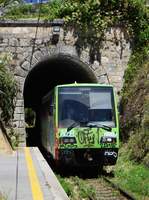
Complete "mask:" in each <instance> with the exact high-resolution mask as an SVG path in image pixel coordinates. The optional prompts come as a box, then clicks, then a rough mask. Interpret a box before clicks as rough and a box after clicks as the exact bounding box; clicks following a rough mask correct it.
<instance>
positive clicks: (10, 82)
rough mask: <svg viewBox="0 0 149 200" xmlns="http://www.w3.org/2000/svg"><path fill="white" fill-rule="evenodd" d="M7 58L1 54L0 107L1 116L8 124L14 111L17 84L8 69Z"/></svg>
mask: <svg viewBox="0 0 149 200" xmlns="http://www.w3.org/2000/svg"><path fill="white" fill-rule="evenodd" d="M8 66H9V58H8V56H3V57H2V58H1V59H0V90H1V91H2V93H0V108H1V109H2V113H1V118H2V120H3V122H5V124H7V125H8V124H9V122H10V119H12V117H13V112H14V103H15V102H14V98H15V97H16V93H17V84H16V81H15V79H14V76H13V74H12V73H11V72H10V71H9V70H8Z"/></svg>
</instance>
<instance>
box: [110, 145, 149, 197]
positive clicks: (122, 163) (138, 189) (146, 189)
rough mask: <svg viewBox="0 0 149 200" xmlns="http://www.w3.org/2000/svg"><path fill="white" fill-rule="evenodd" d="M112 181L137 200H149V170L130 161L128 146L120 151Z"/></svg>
mask: <svg viewBox="0 0 149 200" xmlns="http://www.w3.org/2000/svg"><path fill="white" fill-rule="evenodd" d="M112 181H113V182H114V183H116V184H118V185H119V186H120V187H121V188H122V189H124V190H125V191H127V192H129V193H130V194H132V195H133V196H134V197H135V198H136V199H137V200H149V169H148V168H146V167H145V166H144V165H142V164H136V163H135V162H132V161H130V160H129V153H128V149H127V146H125V147H122V148H121V149H120V154H119V159H118V162H117V165H116V167H115V177H114V178H112Z"/></svg>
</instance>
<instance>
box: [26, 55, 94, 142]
mask: <svg viewBox="0 0 149 200" xmlns="http://www.w3.org/2000/svg"><path fill="white" fill-rule="evenodd" d="M75 81H76V82H78V83H97V78H96V76H95V74H94V73H93V71H92V70H91V68H89V66H88V65H86V64H85V63H83V62H82V61H80V60H79V59H78V58H76V57H73V56H69V55H64V54H58V55H54V56H51V57H48V58H45V59H43V60H42V61H40V62H39V63H38V64H36V65H35V66H34V67H33V68H32V69H31V71H30V72H29V73H28V75H27V77H26V80H25V84H24V92H23V96H24V107H25V108H32V109H33V110H34V111H35V113H36V124H35V128H32V129H30V128H26V131H27V135H28V137H27V145H28V146H39V145H40V139H39V137H40V127H39V124H40V123H39V121H38V120H39V116H38V115H39V114H38V113H39V112H38V111H39V107H40V102H41V98H42V97H43V96H44V95H45V94H46V93H48V92H49V91H50V90H51V89H52V88H54V86H56V85H59V84H68V83H74V82H75Z"/></svg>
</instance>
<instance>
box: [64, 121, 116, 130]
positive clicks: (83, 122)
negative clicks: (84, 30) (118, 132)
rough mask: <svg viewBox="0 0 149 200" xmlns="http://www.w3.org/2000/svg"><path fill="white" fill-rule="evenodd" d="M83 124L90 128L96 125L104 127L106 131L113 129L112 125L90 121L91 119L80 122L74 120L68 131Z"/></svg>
mask: <svg viewBox="0 0 149 200" xmlns="http://www.w3.org/2000/svg"><path fill="white" fill-rule="evenodd" d="M81 124H83V125H85V126H87V127H90V128H93V127H96V128H102V129H104V130H106V131H111V130H112V128H111V127H110V126H107V125H105V124H100V123H98V124H94V123H92V122H89V121H80V122H74V123H73V124H71V125H70V126H69V127H68V128H67V132H69V131H70V130H71V129H73V128H75V127H77V126H78V125H81Z"/></svg>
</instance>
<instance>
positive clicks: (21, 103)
mask: <svg viewBox="0 0 149 200" xmlns="http://www.w3.org/2000/svg"><path fill="white" fill-rule="evenodd" d="M16 106H18V107H22V106H24V100H23V99H17V102H16Z"/></svg>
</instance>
